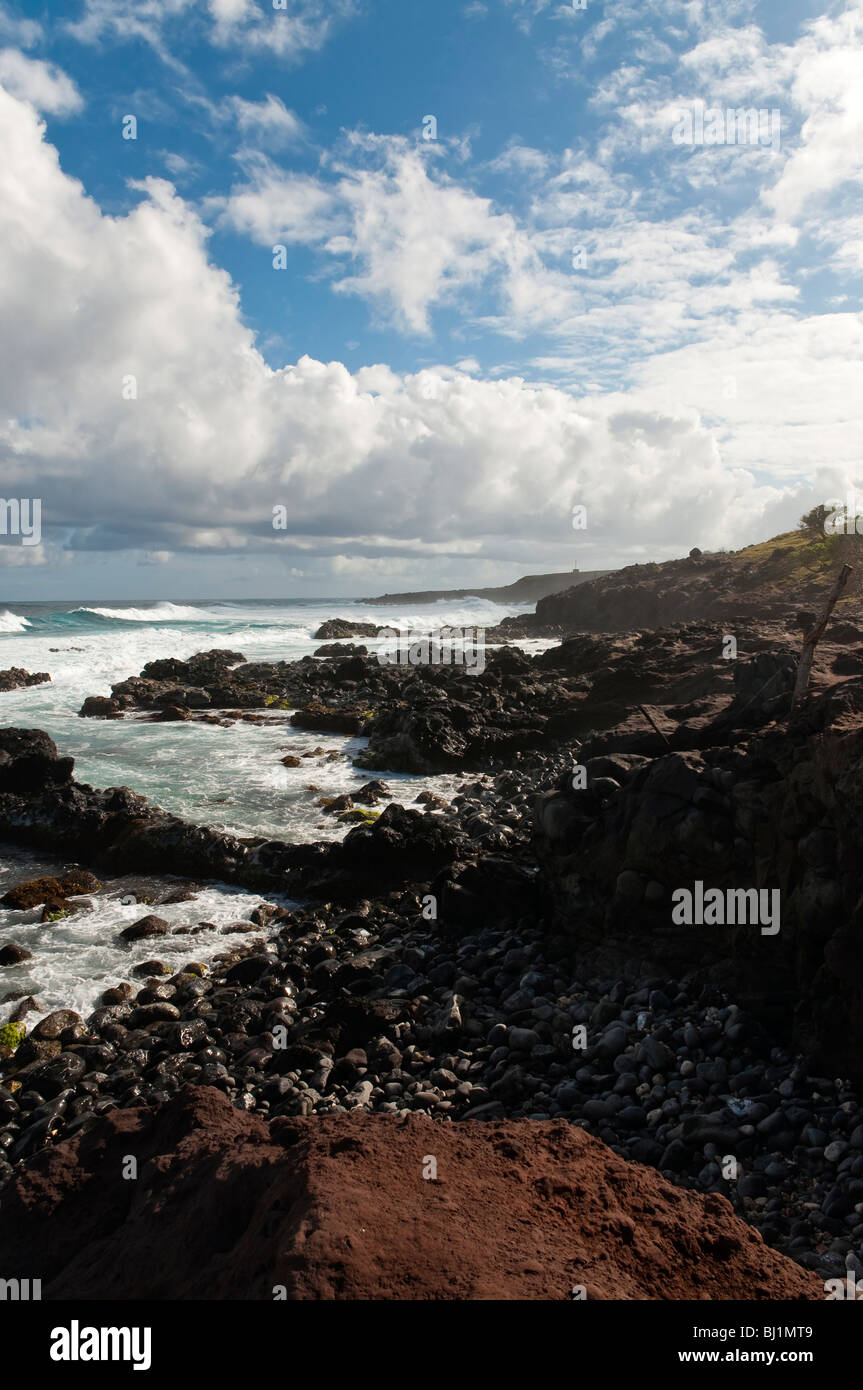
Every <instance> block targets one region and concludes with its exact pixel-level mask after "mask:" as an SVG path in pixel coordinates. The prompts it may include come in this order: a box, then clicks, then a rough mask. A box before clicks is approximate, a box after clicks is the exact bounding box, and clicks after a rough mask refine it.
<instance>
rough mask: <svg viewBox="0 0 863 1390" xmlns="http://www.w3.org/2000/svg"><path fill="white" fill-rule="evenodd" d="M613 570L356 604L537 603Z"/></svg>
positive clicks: (417, 593)
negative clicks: (471, 600)
mask: <svg viewBox="0 0 863 1390" xmlns="http://www.w3.org/2000/svg"><path fill="white" fill-rule="evenodd" d="M611 573H612V571H611V570H569V571H565V572H564V573H563V574H525V575H522V577H521V579H516V580H515V582H514V583H512V584H503V585H497V586H496V587H494V588H490V589H470V588H468V589H418V590H416V591H415V592H414V593H405V594H378V595H377V596H376V597H374V598H357V599H354V603H435V602H437V600H438V599H462V598H487V599H490V600H491V601H492V602H493V603H536V602H538V601H539V599H541V598H546V597H547V596H548V595H549V594H560V593H563V592H564V590H566V589H574V588H575V587H576V585H577V584H586V583H587V582H588V580H590V579H600V578H601V577H602V576H603V575H605V574H611Z"/></svg>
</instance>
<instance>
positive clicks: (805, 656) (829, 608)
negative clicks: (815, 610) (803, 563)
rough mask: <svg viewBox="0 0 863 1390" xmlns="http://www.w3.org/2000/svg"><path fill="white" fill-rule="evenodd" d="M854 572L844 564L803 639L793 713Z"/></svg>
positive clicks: (792, 698)
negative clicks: (826, 630) (816, 618)
mask: <svg viewBox="0 0 863 1390" xmlns="http://www.w3.org/2000/svg"><path fill="white" fill-rule="evenodd" d="M853 573H854V571H853V569H852V567H851V565H843V566H842V569H841V570H840V571H839V578H838V579H837V580H836V583H835V584H834V585H833V590H832V593H831V594H830V597H829V598H828V600H827V603H826V605H825V607H824V612H823V613H822V614H821V617H820V618H819V619H818V622H817V623H816V624H815V626H814V627H813V629H812V631H811V632H809V633H807V634H806V637H805V638H804V641H803V650H802V652H801V653H800V661H799V662H798V665H797V679H796V681H795V682H794V694H793V695H792V697H791V713H792V714H793V713H794V711H795V710H796V709H797V707H798V705H799V704H800V702H801V700H802V699H803V697H804V695H805V694H806V691H807V690H808V689H809V677H810V675H811V673H812V659H813V657H814V656H815V648H816V647H817V645H818V643H819V642H820V641H821V638H822V636H823V635H824V629H825V627H826V626H827V624H828V622H829V621H830V614H831V613H832V612H833V609H834V608H835V606H836V601H837V599H838V598H839V596H840V594H841V593H842V590H843V589H844V588H845V585H846V584H847V583H848V580H849V578H850V577H851V575H852V574H853Z"/></svg>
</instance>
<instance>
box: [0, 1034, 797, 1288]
mask: <svg viewBox="0 0 863 1390" xmlns="http://www.w3.org/2000/svg"><path fill="white" fill-rule="evenodd" d="M65 1058H66V1054H64V1055H63V1059H58V1063H49V1064H47V1068H48V1069H50V1067H52V1066H53V1067H54V1070H55V1072H56V1073H57V1076H58V1077H59V1076H60V1074H61V1072H62V1071H63V1068H64V1066H67V1065H68V1064H67V1063H66V1061H65ZM52 1075H53V1073H52ZM129 1155H134V1156H135V1157H136V1158H137V1160H138V1180H137V1181H136V1182H127V1181H125V1180H124V1177H123V1173H124V1171H125V1166H126V1165H127V1163H128V1156H129ZM0 1247H2V1249H3V1252H4V1258H5V1259H6V1262H7V1264H8V1265H9V1267H10V1268H14V1269H15V1270H16V1272H17V1273H18V1275H19V1277H22V1278H28V1277H29V1278H34V1277H35V1278H41V1279H42V1281H43V1296H44V1297H46V1298H49V1299H64V1298H67V1299H71V1298H74V1299H103V1298H111V1299H132V1298H134V1299H142V1298H143V1299H229V1300H231V1301H235V1300H237V1299H240V1300H243V1299H264V1300H268V1301H270V1300H272V1299H273V1298H274V1297H286V1298H288V1299H290V1300H319V1299H323V1300H332V1299H339V1300H344V1299H383V1300H393V1301H403V1300H428V1299H434V1300H446V1301H451V1300H483V1301H485V1300H489V1299H527V1300H552V1301H557V1300H565V1301H569V1300H571V1299H572V1298H573V1297H584V1296H586V1297H587V1298H588V1299H595V1300H599V1301H604V1300H610V1299H623V1300H631V1299H648V1300H667V1299H675V1300H680V1299H700V1300H704V1299H708V1300H709V1299H719V1300H722V1299H742V1300H753V1301H768V1300H769V1301H786V1300H790V1301H809V1300H812V1301H814V1300H819V1299H822V1298H823V1296H824V1293H823V1285H822V1282H821V1280H819V1279H818V1278H816V1277H815V1276H814V1275H812V1274H809V1273H807V1272H805V1271H804V1270H802V1269H800V1268H799V1267H798V1266H796V1265H794V1264H793V1263H792V1262H791V1261H790V1260H787V1259H786V1258H784V1257H783V1256H781V1255H779V1254H777V1253H776V1252H774V1251H772V1250H770V1249H769V1248H768V1247H767V1246H765V1245H764V1243H763V1241H762V1239H761V1237H760V1236H759V1235H758V1233H757V1232H755V1231H753V1230H752V1229H751V1228H749V1227H748V1226H746V1225H745V1224H744V1223H743V1222H742V1221H740V1220H739V1219H738V1218H737V1217H736V1216H735V1215H734V1214H733V1212H732V1209H731V1206H730V1205H729V1203H728V1201H727V1200H726V1199H725V1198H724V1197H721V1196H718V1195H715V1194H710V1195H708V1196H706V1197H699V1196H697V1195H695V1194H692V1193H688V1192H684V1191H681V1190H679V1189H677V1188H675V1187H673V1186H672V1185H671V1184H670V1183H668V1182H667V1181H665V1180H664V1179H663V1178H661V1177H660V1176H659V1175H658V1174H657V1173H655V1172H653V1171H651V1170H650V1169H647V1168H643V1167H641V1166H639V1165H637V1164H631V1163H626V1162H625V1161H624V1160H623V1159H621V1158H618V1157H617V1156H616V1155H615V1154H613V1153H612V1152H611V1150H609V1149H607V1148H606V1147H605V1145H603V1144H602V1143H600V1142H599V1141H598V1140H596V1139H593V1138H591V1137H590V1136H589V1135H587V1134H585V1133H584V1132H583V1131H582V1130H580V1129H578V1128H577V1127H574V1126H571V1125H568V1124H565V1123H563V1122H561V1121H550V1122H537V1123H533V1122H530V1121H521V1122H515V1121H509V1122H503V1123H494V1122H492V1123H483V1122H472V1121H467V1122H465V1123H462V1124H459V1125H448V1126H441V1125H439V1124H435V1122H434V1121H433V1120H431V1119H428V1118H426V1117H425V1116H423V1115H419V1114H415V1115H411V1116H409V1117H406V1118H405V1119H398V1118H396V1117H394V1116H385V1115H368V1114H362V1113H356V1112H355V1113H353V1114H339V1115H329V1116H315V1117H314V1118H312V1119H303V1118H298V1119H277V1120H275V1121H272V1122H271V1123H269V1124H267V1123H266V1122H264V1121H263V1120H261V1119H260V1118H258V1117H256V1116H253V1115H249V1114H246V1113H244V1112H243V1111H241V1110H240V1109H237V1108H235V1107H233V1106H231V1104H230V1103H229V1101H228V1100H227V1099H226V1098H225V1097H224V1096H223V1095H222V1094H221V1093H220V1092H219V1091H218V1090H214V1089H212V1088H206V1087H205V1088H195V1089H187V1090H185V1091H184V1092H181V1093H180V1095H179V1096H177V1097H175V1098H174V1099H172V1100H170V1101H169V1102H167V1103H165V1104H164V1105H162V1106H160V1107H159V1108H157V1109H156V1110H152V1109H141V1108H136V1109H128V1110H112V1111H109V1112H108V1113H106V1114H104V1115H102V1116H101V1118H99V1119H98V1120H96V1121H95V1122H94V1123H92V1125H91V1127H89V1128H87V1129H85V1130H84V1132H81V1133H79V1134H77V1135H75V1136H74V1137H73V1138H71V1139H68V1140H65V1141H64V1142H62V1143H60V1144H58V1145H56V1146H55V1147H53V1148H47V1149H42V1150H41V1151H40V1152H37V1153H36V1154H35V1155H34V1157H32V1158H31V1159H30V1161H29V1163H28V1164H27V1165H26V1167H24V1168H23V1169H19V1170H18V1172H17V1173H16V1176H15V1178H14V1179H13V1181H12V1182H11V1183H10V1184H9V1185H8V1186H7V1188H6V1189H5V1191H4V1192H3V1194H2V1196H0ZM154 1251H158V1258H154Z"/></svg>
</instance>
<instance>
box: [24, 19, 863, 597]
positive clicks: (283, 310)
mask: <svg viewBox="0 0 863 1390" xmlns="http://www.w3.org/2000/svg"><path fill="white" fill-rule="evenodd" d="M861 79H863V0H852V3H840V4H834V5H830V6H825V5H824V4H823V0H818V2H817V3H808V0H795V2H794V3H792V4H789V5H785V6H783V7H781V10H780V8H779V7H777V6H776V5H775V4H773V5H769V4H763V5H762V4H751V3H744V0H730V2H729V3H727V4H725V5H723V6H721V7H717V6H716V5H708V4H706V3H701V0H685V2H684V0H605V3H600V0H587V3H586V5H585V7H584V8H583V9H580V8H577V7H576V6H574V5H573V4H571V3H561V2H560V0H436V2H435V3H421V0H328V3H322V2H321V0H285V3H284V5H283V6H280V8H278V9H277V8H275V7H274V6H273V4H272V3H270V2H267V3H265V0H208V2H207V0H70V2H69V3H64V4H59V5H57V4H54V5H50V6H48V5H40V4H29V3H28V4H19V5H15V4H13V3H0V127H2V132H0V133H2V135H3V145H4V162H3V168H2V171H0V396H2V401H0V451H2V459H3V470H4V497H5V498H7V499H8V498H12V497H17V498H23V497H28V498H32V497H38V498H40V499H41V502H42V518H43V538H42V543H41V544H40V545H38V546H31V545H28V546H24V545H22V544H21V542H20V538H18V537H16V536H7V537H5V539H4V538H2V537H0V542H2V543H0V563H2V564H3V567H4V573H3V583H4V588H5V593H6V596H7V597H9V598H10V599H11V598H18V599H26V598H28V597H30V598H42V597H57V598H60V597H66V596H70V597H88V598H89V597H101V598H106V597H147V596H152V597H167V598H182V597H209V596H213V597H219V596H222V597H232V596H236V597H254V596H259V597H275V596H278V595H281V594H291V595H297V596H302V595H303V594H307V595H318V594H361V593H374V592H380V591H382V590H384V589H390V590H392V589H395V588H417V587H431V586H438V587H447V586H451V585H454V584H466V585H470V584H476V585H477V586H479V585H483V584H493V583H501V582H506V581H508V580H510V579H513V578H515V577H517V576H518V575H519V574H520V573H523V572H527V571H536V570H541V569H548V570H558V569H564V568H571V567H572V566H574V565H578V566H580V567H581V568H584V569H587V568H595V567H605V566H608V565H617V564H625V563H630V562H632V561H634V560H641V559H645V558H663V557H665V556H670V555H675V554H681V553H685V552H686V551H687V550H688V549H689V548H690V547H691V546H692V545H693V544H698V545H701V546H702V548H716V547H719V546H729V547H731V546H737V545H740V544H744V543H746V542H747V541H750V540H754V539H758V538H760V537H762V536H766V535H769V534H772V533H775V532H777V531H780V530H783V529H787V528H788V527H790V526H791V525H793V524H794V522H795V521H796V518H797V517H798V516H799V515H800V513H801V511H803V510H805V509H807V508H808V507H809V506H811V505H812V504H813V502H814V501H819V500H823V499H824V498H825V497H827V496H837V497H838V496H844V495H845V493H846V491H847V489H848V488H849V487H857V488H859V487H861V486H863V469H861V468H860V448H861V440H863V428H861V425H863V420H861V416H863V408H861V401H863V393H861V391H860V386H859V382H860V356H861V343H863V324H861V316H860V289H861V278H863V201H861V179H863V96H861V93H863V80H861ZM711 111H721V112H722V113H723V118H724V117H725V113H726V112H730V113H732V118H731V120H730V121H725V124H724V126H723V137H722V140H721V142H714V143H698V139H697V137H696V139H695V140H694V142H693V143H687V142H685V141H681V139H680V138H678V136H676V135H675V134H674V132H675V130H677V131H678V132H679V130H680V124H681V121H682V120H685V119H690V120H692V119H693V118H694V120H695V121H696V122H697V120H698V119H699V113H700V114H701V116H702V117H703V116H704V115H705V114H706V115H707V117H708V120H709V116H710V112H711ZM744 112H753V113H756V118H757V113H761V114H760V119H761V126H760V128H759V129H760V134H759V135H754V136H753V127H752V125H751V122H750V121H749V118H748V117H747V118H746V119H745V120H744V119H743V113H744ZM733 113H737V114H736V115H734V114H733ZM129 116H133V117H134V119H135V122H136V131H135V134H136V138H135V139H124V138H123V130H124V120H125V118H127V117H129ZM696 128H697V127H696ZM126 129H127V130H128V122H127V123H126ZM427 135H432V136H433V138H425V137H426V136H427ZM279 247H281V248H284V250H283V252H281V253H278V251H276V252H275V255H276V259H278V257H279V254H281V257H282V259H283V261H284V268H278V269H277V268H275V266H274V248H279ZM575 504H582V505H585V506H586V507H587V512H588V526H587V528H586V530H579V531H574V530H573V527H572V507H573V506H574V505H575ZM277 506H284V508H285V512H286V516H287V524H286V525H285V526H284V527H282V528H279V529H274V527H273V509H274V507H277Z"/></svg>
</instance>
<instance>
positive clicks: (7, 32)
mask: <svg viewBox="0 0 863 1390" xmlns="http://www.w3.org/2000/svg"><path fill="white" fill-rule="evenodd" d="M41 37H42V25H41V24H37V22H36V20H34V19H17V18H16V17H15V15H12V14H10V13H9V10H8V9H7V7H6V6H5V5H3V4H0V38H2V39H8V40H9V41H10V43H14V44H17V45H18V46H19V47H20V48H30V47H32V45H33V44H34V43H38V42H39V40H40V38H41Z"/></svg>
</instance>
